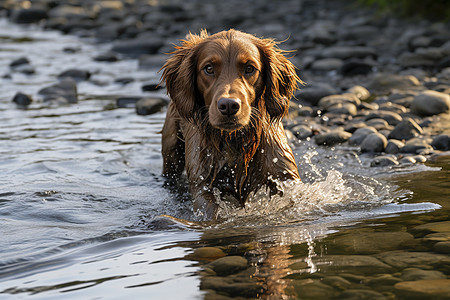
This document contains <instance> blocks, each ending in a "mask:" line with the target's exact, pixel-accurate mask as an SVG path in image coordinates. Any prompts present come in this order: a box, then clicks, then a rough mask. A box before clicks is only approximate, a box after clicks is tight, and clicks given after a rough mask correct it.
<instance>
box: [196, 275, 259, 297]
mask: <svg viewBox="0 0 450 300" xmlns="http://www.w3.org/2000/svg"><path fill="white" fill-rule="evenodd" d="M200 289H201V290H214V291H217V292H218V293H220V294H222V295H227V296H230V297H234V298H236V297H239V298H241V297H244V299H247V298H251V299H254V298H256V297H257V295H258V294H259V295H260V294H261V293H263V291H264V290H263V288H262V286H261V285H260V284H258V283H257V282H255V281H253V280H252V279H251V278H248V279H245V280H240V279H235V280H233V279H232V278H229V277H218V276H208V277H205V278H202V280H201V282H200ZM217 296H218V295H216V296H214V297H213V298H208V297H206V298H205V299H218V300H219V299H232V298H228V297H225V298H221V297H217ZM234 298H233V299H234Z"/></svg>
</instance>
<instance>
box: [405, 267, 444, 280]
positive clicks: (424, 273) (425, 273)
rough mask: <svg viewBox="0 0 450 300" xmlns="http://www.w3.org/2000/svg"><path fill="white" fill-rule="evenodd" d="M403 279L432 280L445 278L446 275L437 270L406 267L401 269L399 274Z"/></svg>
mask: <svg viewBox="0 0 450 300" xmlns="http://www.w3.org/2000/svg"><path fill="white" fill-rule="evenodd" d="M401 278H402V280H404V281H415V280H433V279H446V278H447V276H445V274H443V273H442V272H439V271H433V270H422V269H418V268H407V269H404V270H403V271H402V275H401Z"/></svg>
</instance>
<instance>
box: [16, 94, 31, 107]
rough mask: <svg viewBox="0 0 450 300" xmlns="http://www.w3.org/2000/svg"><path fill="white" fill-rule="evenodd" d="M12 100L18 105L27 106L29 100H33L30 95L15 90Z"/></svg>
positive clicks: (29, 102)
mask: <svg viewBox="0 0 450 300" xmlns="http://www.w3.org/2000/svg"><path fill="white" fill-rule="evenodd" d="M12 101H13V102H14V103H16V104H17V105H18V106H20V107H27V106H28V105H30V104H31V102H33V99H32V98H31V96H30V95H27V94H24V93H21V92H17V93H16V95H14V98H13V99H12Z"/></svg>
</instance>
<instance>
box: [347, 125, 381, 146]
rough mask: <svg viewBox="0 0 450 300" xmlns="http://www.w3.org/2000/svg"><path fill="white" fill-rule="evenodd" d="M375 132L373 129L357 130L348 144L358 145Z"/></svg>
mask: <svg viewBox="0 0 450 300" xmlns="http://www.w3.org/2000/svg"><path fill="white" fill-rule="evenodd" d="M376 132H377V130H376V129H375V128H373V127H363V128H358V129H356V131H355V132H354V133H353V134H352V136H351V137H350V139H349V140H348V142H349V144H350V145H360V144H361V143H362V142H363V141H364V139H365V138H366V137H367V136H368V135H369V134H372V133H376Z"/></svg>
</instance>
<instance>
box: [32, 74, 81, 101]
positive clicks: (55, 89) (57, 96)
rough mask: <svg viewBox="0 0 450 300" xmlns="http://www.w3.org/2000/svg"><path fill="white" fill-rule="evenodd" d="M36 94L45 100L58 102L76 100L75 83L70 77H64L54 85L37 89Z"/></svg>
mask: <svg viewBox="0 0 450 300" xmlns="http://www.w3.org/2000/svg"><path fill="white" fill-rule="evenodd" d="M38 94H39V95H41V96H43V100H44V101H46V102H55V103H60V104H67V103H77V102H78V92H77V84H76V82H75V81H74V80H73V79H70V78H67V79H64V80H62V81H61V82H59V83H57V84H55V85H52V86H49V87H46V88H43V89H41V90H40V91H38Z"/></svg>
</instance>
